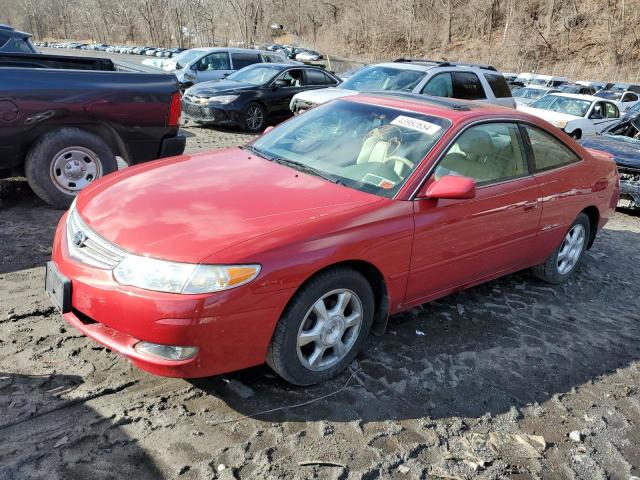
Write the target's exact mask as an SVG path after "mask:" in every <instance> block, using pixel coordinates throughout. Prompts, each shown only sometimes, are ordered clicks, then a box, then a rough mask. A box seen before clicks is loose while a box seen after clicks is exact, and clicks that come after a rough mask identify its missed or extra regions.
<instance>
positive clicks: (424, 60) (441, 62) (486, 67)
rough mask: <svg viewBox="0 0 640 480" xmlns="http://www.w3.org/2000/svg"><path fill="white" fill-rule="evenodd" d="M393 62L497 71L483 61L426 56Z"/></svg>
mask: <svg viewBox="0 0 640 480" xmlns="http://www.w3.org/2000/svg"><path fill="white" fill-rule="evenodd" d="M393 63H433V64H435V65H437V66H438V67H475V68H481V69H483V70H491V71H492V72H497V70H496V67H494V66H491V65H487V64H484V63H463V62H450V61H448V60H430V59H428V58H403V57H400V58H396V59H395V60H393Z"/></svg>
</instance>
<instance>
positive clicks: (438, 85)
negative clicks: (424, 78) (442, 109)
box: [421, 73, 453, 98]
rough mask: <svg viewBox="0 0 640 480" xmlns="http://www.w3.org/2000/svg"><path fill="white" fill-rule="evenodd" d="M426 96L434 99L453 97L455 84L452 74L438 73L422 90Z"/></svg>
mask: <svg viewBox="0 0 640 480" xmlns="http://www.w3.org/2000/svg"><path fill="white" fill-rule="evenodd" d="M421 93H424V94H425V95H433V96H434V97H449V98H450V97H453V82H452V80H451V74H450V73H438V74H437V75H435V76H434V77H433V78H431V80H429V81H428V82H427V84H426V85H425V86H424V88H423V89H422V92H421Z"/></svg>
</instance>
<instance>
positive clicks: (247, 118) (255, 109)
mask: <svg viewBox="0 0 640 480" xmlns="http://www.w3.org/2000/svg"><path fill="white" fill-rule="evenodd" d="M266 124H267V112H266V111H265V110H264V108H262V105H260V104H259V103H255V102H254V103H250V104H249V105H248V106H247V108H245V109H244V111H243V112H242V117H241V126H242V129H243V130H244V131H245V132H248V133H261V132H262V131H263V130H264V127H265V125H266Z"/></svg>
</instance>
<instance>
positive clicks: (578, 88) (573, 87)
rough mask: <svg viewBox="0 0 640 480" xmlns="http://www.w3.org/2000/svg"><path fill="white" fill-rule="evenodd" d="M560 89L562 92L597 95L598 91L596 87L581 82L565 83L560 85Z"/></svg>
mask: <svg viewBox="0 0 640 480" xmlns="http://www.w3.org/2000/svg"><path fill="white" fill-rule="evenodd" d="M558 91H560V92H562V93H577V94H578V95H595V93H596V92H597V90H596V88H595V87H592V86H590V85H580V84H579V83H565V84H563V85H560V86H559V87H558Z"/></svg>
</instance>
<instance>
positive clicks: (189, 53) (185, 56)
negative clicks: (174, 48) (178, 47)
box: [175, 50, 203, 70]
mask: <svg viewBox="0 0 640 480" xmlns="http://www.w3.org/2000/svg"><path fill="white" fill-rule="evenodd" d="M202 53H203V52H202V50H186V51H184V52H182V53H180V54H179V55H176V57H175V60H176V69H177V70H180V69H182V68H184V67H185V66H186V65H188V64H189V63H191V62H193V61H194V60H196V59H197V58H199V57H200V56H201V55H202Z"/></svg>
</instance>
